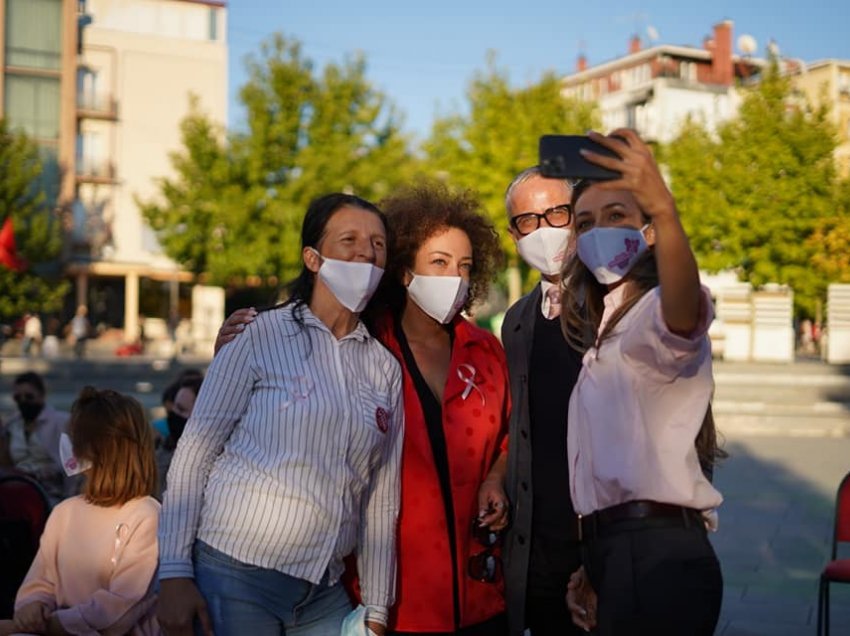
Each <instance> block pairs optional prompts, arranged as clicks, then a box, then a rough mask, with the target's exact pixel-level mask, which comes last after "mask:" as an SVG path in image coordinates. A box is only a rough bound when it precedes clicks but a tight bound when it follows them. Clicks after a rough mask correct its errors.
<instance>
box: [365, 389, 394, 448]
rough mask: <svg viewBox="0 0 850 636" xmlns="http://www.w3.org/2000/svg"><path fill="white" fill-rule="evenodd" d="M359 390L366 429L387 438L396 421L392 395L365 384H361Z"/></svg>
mask: <svg viewBox="0 0 850 636" xmlns="http://www.w3.org/2000/svg"><path fill="white" fill-rule="evenodd" d="M357 390H358V394H359V396H360V406H361V417H362V421H363V423H364V424H365V426H364V428H365V429H366V430H368V431H371V432H373V433H377V434H379V435H380V436H381V438H383V437H385V436H386V435H387V433H389V432H390V427H391V426H393V420H394V419H395V418H394V417H393V415H394V414H393V412H392V401H391V400H390V394H389V393H388V392H386V391H380V390H377V389H375V387H373V386H370V385H365V384H359V385H358V389H357Z"/></svg>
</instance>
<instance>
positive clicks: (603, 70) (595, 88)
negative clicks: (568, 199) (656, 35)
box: [562, 20, 764, 143]
mask: <svg viewBox="0 0 850 636" xmlns="http://www.w3.org/2000/svg"><path fill="white" fill-rule="evenodd" d="M732 38H733V23H732V22H731V21H728V20H727V21H724V22H721V23H719V24H717V25H715V26H714V30H713V34H712V36H711V37H708V38H706V39H705V41H704V42H703V46H702V48H698V47H691V46H675V45H669V44H662V45H657V46H652V47H650V48H643V46H642V42H641V40H640V38H638V37H633V38H632V39H631V41H630V42H629V51H628V53H627V54H626V55H624V56H622V57H619V58H617V59H614V60H610V61H608V62H604V63H602V64H598V65H596V66H588V64H587V60H586V58H585V57H584V56H581V57H579V59H578V63H577V66H576V70H575V72H574V73H572V74H571V75H568V76H567V77H565V78H563V80H562V94H563V95H564V96H565V97H572V98H578V99H581V100H584V101H593V102H596V103H597V104H598V106H599V110H600V114H601V116H602V128H603V130H613V129H614V128H620V127H624V126H626V127H629V128H634V129H636V130H637V131H638V132H639V133H640V134H641V136H642V137H643V138H644V139H646V140H648V141H652V142H659V143H666V142H669V141H671V140H672V139H674V138H675V137H676V134H677V133H678V131H679V129H680V127H681V125H682V123H683V122H684V121H685V119H686V118H687V117H691V118H693V119H695V120H697V121H700V122H702V123H703V124H704V125H705V126H706V128H707V129H708V130H713V129H714V128H715V127H716V126H717V125H718V124H719V123H720V122H722V121H724V120H726V119H729V118H731V117H733V116H734V115H735V113H736V112H737V110H738V106H739V105H740V102H741V99H742V97H741V96H740V94H739V92H738V90H737V88H736V85H737V84H739V83H746V82H747V81H748V80H749V79H750V78H751V77H753V76H754V75H756V74H757V73H758V71H759V69H760V68H761V67H762V66H763V65H764V61H763V60H760V59H756V58H752V57H746V56H741V55H736V54H735V53H734V52H733V44H732V42H733V40H732Z"/></svg>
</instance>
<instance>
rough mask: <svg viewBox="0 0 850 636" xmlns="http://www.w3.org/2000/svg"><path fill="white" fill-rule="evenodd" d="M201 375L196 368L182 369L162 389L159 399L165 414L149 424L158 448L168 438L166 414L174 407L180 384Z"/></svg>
mask: <svg viewBox="0 0 850 636" xmlns="http://www.w3.org/2000/svg"><path fill="white" fill-rule="evenodd" d="M203 377H204V374H203V373H201V372H200V371H198V370H197V369H183V371H181V372H180V375H178V376H177V378H176V379H175V380H174V381H173V382H171V384H169V385H168V386H166V387H165V389H163V391H162V398H161V399H162V408H164V409H165V415H164V416H163V417H160V418H158V419H155V420H154V421H153V422H151V426H153V429H154V443H155V445H156V447H157V448H159V446H160V445H162V444H163V443H164V442H165V440H166V439H167V438H168V415H169V413H171V411H172V409H173V408H174V396H176V395H177V391H178V390H179V389H180V386H181V385H182V384H183V382H184V381H185V380H190V379H192V378H201V379H203Z"/></svg>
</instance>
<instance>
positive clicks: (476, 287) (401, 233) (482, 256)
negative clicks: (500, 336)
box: [381, 181, 503, 311]
mask: <svg viewBox="0 0 850 636" xmlns="http://www.w3.org/2000/svg"><path fill="white" fill-rule="evenodd" d="M381 208H382V209H383V211H384V214H386V215H387V222H388V225H389V237H388V249H387V254H388V255H387V259H388V260H387V270H386V271H387V273H386V275H385V276H384V284H383V286H382V287H383V289H382V290H381V294H382V296H383V299H384V301H385V302H386V304H388V305H389V306H390V308H391V309H393V310H395V311H399V310H400V309H401V307H403V306H404V299H405V289H404V286H403V285H402V282H401V281H402V278H403V276H404V273H405V272H406V271H408V270H411V269H413V264H414V261H415V259H416V252H417V251H419V248H420V247H422V244H423V243H424V242H425V241H426V240H428V238H430V237H431V236H433V235H434V234H435V233H436V232H438V231H440V230H443V229H448V228H457V229H459V230H461V231H463V232H464V233H465V234H466V235H467V236H468V237H469V242H470V243H471V244H472V270H471V271H470V275H469V297H468V298H467V301H466V304H465V305H464V309H465V310H468V309H469V308H470V307H471V306H472V304H473V303H474V302H475V301H476V300H479V299H481V298H484V297H486V295H487V290H488V288H489V286H490V281H491V280H492V279H493V277H494V276H495V274H496V271H497V270H498V269H499V267H500V266H501V264H502V260H503V254H502V250H501V246H500V244H499V237H498V235H497V234H496V230H495V229H494V228H493V224H492V222H491V221H490V219H489V218H488V217H487V216H486V213H485V212H484V210H483V209H482V207H481V203H480V202H479V200H478V197H477V195H476V194H475V193H474V192H472V191H471V190H450V189H449V188H448V187H447V186H446V185H444V184H442V183H440V182H437V181H421V182H419V183H415V184H413V185H410V186H405V187H402V188H400V189H399V190H397V191H396V192H395V193H394V194H392V195H390V196H389V197H387V198H386V199H384V200H383V201H382V202H381Z"/></svg>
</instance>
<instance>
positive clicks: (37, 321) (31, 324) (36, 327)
mask: <svg viewBox="0 0 850 636" xmlns="http://www.w3.org/2000/svg"><path fill="white" fill-rule="evenodd" d="M41 341H42V333H41V318H39V316H38V314H35V313H32V314H26V315H25V316H24V338H23V341H22V343H21V352H22V353H23V354H24V355H25V356H27V357H29V356H30V354H31V353H32V348H33V345H35V348H36V349H38V350H39V353H41Z"/></svg>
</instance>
